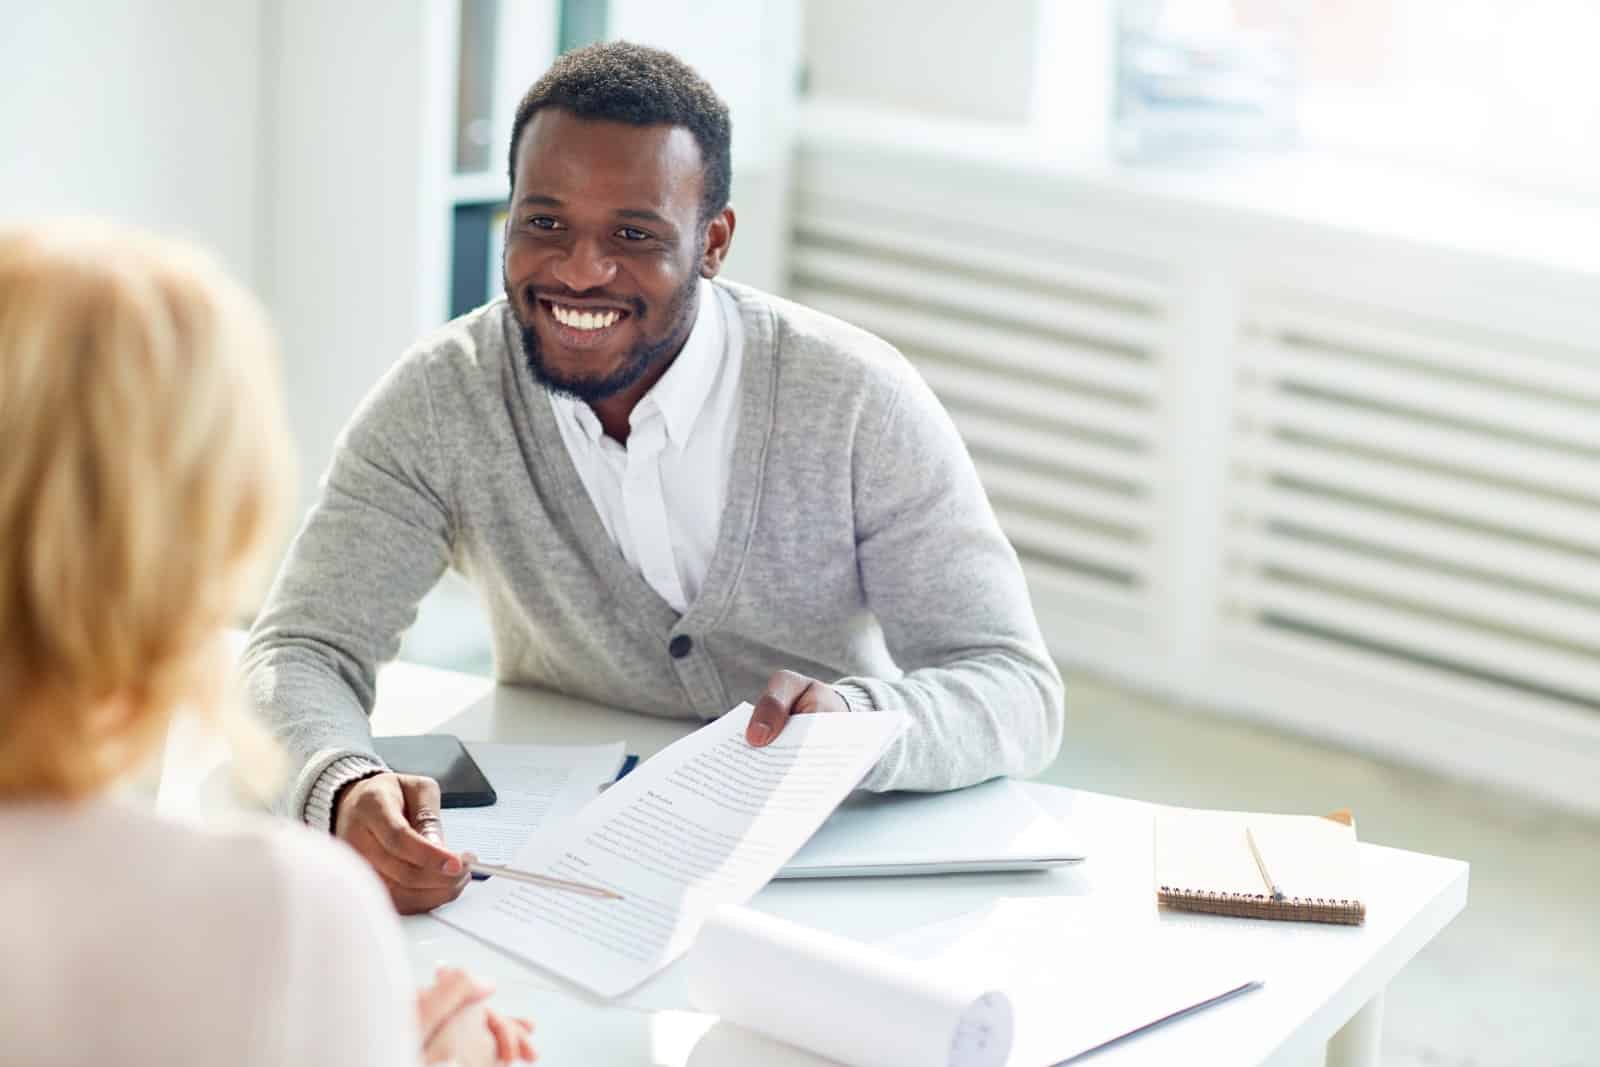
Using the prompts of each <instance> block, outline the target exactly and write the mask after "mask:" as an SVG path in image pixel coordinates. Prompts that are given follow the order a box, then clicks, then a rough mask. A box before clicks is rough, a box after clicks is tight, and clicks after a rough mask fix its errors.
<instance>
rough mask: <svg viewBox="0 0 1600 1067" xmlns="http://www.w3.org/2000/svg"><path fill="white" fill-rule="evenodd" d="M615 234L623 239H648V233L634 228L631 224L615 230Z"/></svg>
mask: <svg viewBox="0 0 1600 1067" xmlns="http://www.w3.org/2000/svg"><path fill="white" fill-rule="evenodd" d="M617 236H619V237H621V238H622V239H623V240H624V241H648V240H650V235H649V234H647V233H645V232H644V231H643V230H636V229H634V228H633V227H632V226H624V227H623V228H622V229H620V230H618V231H617Z"/></svg>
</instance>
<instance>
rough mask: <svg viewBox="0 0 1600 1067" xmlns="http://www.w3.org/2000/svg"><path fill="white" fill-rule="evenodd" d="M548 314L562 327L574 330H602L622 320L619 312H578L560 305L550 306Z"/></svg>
mask: <svg viewBox="0 0 1600 1067" xmlns="http://www.w3.org/2000/svg"><path fill="white" fill-rule="evenodd" d="M550 313H551V314H552V315H554V316H555V317H556V321H557V322H559V323H560V324H561V325H563V326H570V327H572V328H573V329H574V330H603V329H605V328H606V327H607V326H613V325H615V324H616V321H617V320H618V319H620V318H622V312H620V311H614V310H613V311H579V310H578V309H577V308H566V307H562V306H561V305H560V304H551V305H550Z"/></svg>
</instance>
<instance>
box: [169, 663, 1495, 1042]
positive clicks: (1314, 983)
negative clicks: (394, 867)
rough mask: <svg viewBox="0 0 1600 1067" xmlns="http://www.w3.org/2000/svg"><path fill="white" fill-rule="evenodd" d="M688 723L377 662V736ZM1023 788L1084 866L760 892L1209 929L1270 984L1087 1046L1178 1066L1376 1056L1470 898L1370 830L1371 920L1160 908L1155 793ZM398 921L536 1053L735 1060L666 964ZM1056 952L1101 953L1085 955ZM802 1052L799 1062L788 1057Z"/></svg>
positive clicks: (202, 773) (779, 906)
mask: <svg viewBox="0 0 1600 1067" xmlns="http://www.w3.org/2000/svg"><path fill="white" fill-rule="evenodd" d="M690 728H691V727H690V724H687V723H680V722H671V721H666V720H661V719H654V718H650V717H646V716H640V715H635V714H631V713H628V712H619V711H615V710H612V709H606V708H600V707H597V706H595V705H591V704H588V703H585V702H583V701H578V700H574V699H572V698H569V697H563V696H558V695H555V694H550V693H545V692H540V691H536V690H523V689H511V688H504V687H501V688H495V687H493V686H491V685H490V684H489V683H488V682H487V681H485V680H483V679H479V678H471V677H469V676H466V675H459V674H454V673H452V672H448V671H436V670H432V669H429V668H420V667H415V666H408V665H395V666H393V667H391V668H387V669H386V671H385V674H384V675H383V676H382V678H381V680H380V685H379V699H378V709H377V711H376V712H375V713H374V729H375V731H376V732H378V733H409V732H425V731H428V730H439V731H441V732H449V733H455V734H457V735H459V736H461V737H462V738H465V739H467V740H494V741H514V742H516V741H520V742H543V743H586V742H596V741H606V740H614V739H617V738H623V739H625V740H626V741H627V742H628V749H629V751H631V752H637V753H639V754H641V755H649V754H650V753H653V752H655V751H656V750H658V749H660V748H661V747H663V746H664V745H666V744H669V743H670V742H671V741H673V740H675V739H676V738H678V737H680V736H682V734H683V733H684V732H685V731H687V730H688V729H690ZM1068 743H1069V744H1070V736H1069V740H1068ZM169 751H171V752H172V753H173V755H172V756H171V757H170V758H169V760H168V763H169V765H168V766H167V767H166V768H164V771H163V782H162V793H161V803H162V804H163V806H165V807H168V808H184V807H192V806H194V805H195V804H197V803H198V804H204V803H206V801H205V799H204V797H205V794H206V791H207V790H209V789H215V788H216V787H217V786H216V783H217V782H218V781H219V780H220V772H219V771H218V770H217V769H216V767H215V763H214V757H207V758H201V757H200V756H198V755H196V754H194V753H184V752H183V751H182V749H181V746H175V747H174V749H172V750H169ZM1031 788H1032V789H1034V790H1035V791H1036V796H1037V797H1038V799H1039V800H1040V801H1041V802H1042V803H1044V804H1046V805H1047V806H1048V807H1049V808H1050V809H1051V810H1054V811H1057V812H1059V813H1062V814H1070V815H1071V816H1072V818H1073V819H1075V820H1076V822H1077V825H1078V827H1079V829H1080V832H1081V833H1082V835H1083V838H1084V840H1085V842H1086V844H1087V846H1088V848H1089V859H1088V861H1087V862H1085V863H1082V864H1079V865H1076V866H1074V867H1069V868H1060V869H1057V870H1054V871H1050V872H1030V873H1020V874H987V875H938V876H929V877H916V878H871V879H848V880H837V881H806V882H775V883H773V884H771V885H769V886H768V887H767V888H766V889H764V890H762V891H761V893H760V894H759V895H757V897H756V898H755V900H754V902H753V903H754V906H755V907H757V908H760V909H761V910H763V911H768V912H771V913H773V914H776V915H781V916H784V917H786V918H790V919H794V920H797V921H800V922H804V923H807V924H810V925H813V926H817V927H820V928H824V929H828V930H832V931H835V932H838V933H841V934H844V935H847V936H850V937H856V938H860V939H863V940H876V939H879V938H883V937H886V936H888V935H889V934H892V933H895V932H897V931H900V930H905V929H909V928H910V927H913V926H917V925H921V924H922V923H925V922H929V921H932V920H935V919H940V918H946V917H950V916H954V915H958V914H961V913H963V912H967V911H972V910H975V909H979V908H981V907H983V906H984V905H986V904H988V903H989V902H990V901H992V900H994V899H995V898H997V897H1003V896H1048V897H1053V898H1057V899H1058V900H1059V901H1060V906H1061V908H1062V909H1063V915H1064V917H1066V916H1071V917H1073V918H1081V917H1082V916H1084V915H1087V916H1090V917H1091V918H1092V919H1093V920H1094V921H1096V922H1104V923H1106V924H1112V923H1119V924H1149V923H1162V924H1168V925H1174V926H1177V925H1182V926H1190V927H1198V928H1203V929H1206V930H1207V935H1206V936H1214V937H1216V938H1218V940H1219V951H1227V952H1230V953H1234V952H1237V953H1241V954H1247V955H1248V956H1249V957H1250V958H1251V959H1254V960H1257V961H1259V964H1260V971H1261V973H1260V977H1261V978H1262V979H1263V980H1264V981H1265V982H1266V986H1265V988H1263V989H1261V990H1259V991H1257V992H1254V993H1250V994H1248V995H1246V996H1243V997H1240V998H1237V999H1235V1000H1233V1001H1232V1002H1230V1003H1228V1004H1226V1005H1222V1006H1219V1007H1217V1008H1215V1009H1212V1010H1208V1011H1203V1012H1200V1013H1198V1014H1196V1015H1194V1016H1191V1017H1189V1018H1186V1019H1182V1020H1179V1021H1177V1022H1174V1023H1171V1024H1168V1025H1166V1026H1162V1027H1159V1028H1157V1029H1156V1030H1154V1031H1151V1032H1150V1033H1148V1034H1145V1035H1143V1036H1141V1037H1139V1038H1136V1039H1134V1040H1132V1041H1129V1042H1127V1043H1124V1044H1122V1045H1120V1046H1116V1047H1113V1048H1111V1049H1107V1050H1106V1051H1105V1052H1103V1053H1100V1054H1098V1055H1095V1056H1093V1057H1091V1059H1090V1061H1089V1062H1091V1063H1093V1064H1094V1067H1131V1065H1144V1064H1170V1063H1180V1062H1181V1063H1204V1064H1271V1065H1275V1067H1288V1065H1299V1064H1303V1063H1306V1062H1316V1060H1315V1057H1316V1054H1317V1053H1318V1051H1320V1050H1321V1049H1322V1047H1323V1046H1324V1045H1325V1046H1326V1049H1327V1064H1328V1067H1353V1065H1362V1067H1376V1065H1377V1063H1378V1037H1379V1030H1380V1026H1381V1021H1382V1005H1383V991H1384V988H1385V987H1386V986H1387V984H1388V982H1389V980H1390V979H1391V978H1393V977H1394V975H1395V974H1396V973H1397V972H1398V971H1399V970H1400V968H1401V967H1403V966H1404V965H1405V964H1406V962H1407V961H1409V960H1410V959H1411V958H1412V957H1413V956H1414V955H1416V953H1417V952H1418V951H1419V950H1420V949H1421V948H1422V947H1423V946H1424V945H1426V944H1427V943H1428V941H1429V940H1431V939H1432V938H1433V937H1434V936H1435V935H1436V934H1438V932H1439V931H1440V930H1442V929H1443V928H1444V926H1445V924H1446V923H1448V922H1449V921H1450V920H1451V919H1452V918H1454V917H1455V915H1456V914H1457V913H1458V912H1460V911H1461V909H1462V908H1463V907H1464V906H1465V905H1466V899H1467V865H1466V864H1465V863H1461V862H1459V861H1456V860H1448V859H1440V858H1437V857H1433V856H1425V855H1421V854H1418V853H1413V852H1402V851H1399V850H1396V849H1389V848H1382V847H1380V846H1376V845H1366V844H1364V845H1362V846H1361V862H1362V869H1361V879H1362V894H1363V897H1364V899H1365V900H1366V903H1367V922H1366V925H1364V926H1360V927H1340V926H1322V925H1315V924H1310V923H1284V922H1267V921H1259V920H1243V919H1229V918H1221V917H1215V916H1205V915H1186V914H1180V913H1160V912H1158V910H1157V909H1156V907H1155V893H1154V889H1153V886H1152V870H1151V862H1152V847H1151V840H1152V838H1151V834H1152V822H1151V815H1152V811H1153V808H1152V807H1151V806H1150V805H1147V804H1143V803H1141V802H1138V801H1132V800H1122V799H1118V798H1115V797H1109V796H1102V795H1099V794H1095V793H1087V792H1081V791H1076V790H1069V789H1062V788H1057V787H1051V786H1043V785H1035V786H1032V787H1031ZM404 925H405V930H406V933H407V936H408V938H409V940H410V946H411V957H412V963H413V968H414V970H415V971H416V973H417V977H418V979H419V981H420V980H422V979H424V978H425V977H427V976H428V975H431V973H432V969H433V966H434V964H435V963H437V962H441V961H444V962H451V963H455V964H458V965H460V966H464V967H467V968H469V969H471V970H472V971H474V972H476V973H479V974H483V975H486V976H492V977H493V978H494V979H495V980H496V982H497V984H498V986H499V993H498V1003H499V1006H500V1007H502V1008H503V1009H504V1010H506V1011H509V1012H512V1013H516V1014H527V1015H529V1016H531V1017H533V1018H534V1019H535V1021H536V1024H537V1031H536V1033H535V1037H536V1039H537V1041H536V1043H537V1045H538V1047H539V1050H540V1062H541V1063H544V1064H552V1065H554V1064H566V1063H575V1064H648V1065H651V1067H683V1065H685V1064H687V1065H689V1067H713V1063H715V1064H723V1063H727V1062H730V1061H729V1060H727V1059H725V1058H723V1057H722V1056H720V1055H712V1054H711V1052H712V1049H713V1046H724V1047H726V1046H731V1045H732V1044H734V1043H736V1042H734V1041H732V1040H729V1039H730V1038H737V1037H738V1036H739V1035H736V1034H735V1035H729V1034H727V1033H725V1032H723V1031H724V1030H725V1028H719V1030H718V1032H716V1033H714V1034H711V1035H707V1036H706V1037H705V1038H704V1039H702V1034H704V1033H705V1032H706V1030H707V1028H708V1027H709V1026H710V1025H711V1023H712V1020H710V1019H709V1018H707V1017H705V1016H701V1015H697V1014H694V1013H693V1012H692V1010H691V1009H690V1008H689V1004H688V1000H687V997H686V996H685V994H684V989H683V986H682V979H681V976H680V975H679V974H678V973H677V971H676V969H675V968H674V969H669V970H668V971H666V972H664V973H663V974H662V975H660V976H658V977H657V978H656V979H655V980H653V981H652V982H650V983H648V984H647V985H646V986H645V987H643V988H642V989H641V990H640V991H639V992H638V993H636V994H635V995H634V996H633V997H630V998H629V1001H628V1004H629V1007H625V1008H624V1007H618V1006H615V1005H608V1004H603V1003H601V1002H599V1001H596V1000H593V999H590V998H588V997H586V996H584V995H582V994H580V993H577V992H574V991H571V990H570V988H569V987H565V986H562V985H561V984H559V983H558V982H557V981H555V980H553V979H550V978H547V977H546V976H544V975H542V974H540V973H539V972H537V971H535V970H533V969H531V968H528V967H526V966H525V965H523V964H522V963H520V962H519V961H517V960H515V959H513V958H511V957H509V956H507V955H505V954H503V953H501V952H498V951H496V950H495V949H493V948H491V947H490V946H488V945H485V944H483V943H481V942H478V941H476V940H474V939H473V938H470V937H468V936H467V935H465V934H462V933H459V932H458V931H456V930H454V929H452V928H450V927H448V926H445V925H444V924H443V923H441V922H439V921H437V920H435V919H432V918H429V917H426V916H421V917H413V918H408V919H405V920H404ZM1062 962H1063V965H1064V966H1086V967H1092V966H1094V961H1092V960H1079V961H1073V960H1063V961H1062ZM1063 1010H1071V1005H1063ZM697 1042H699V1043H700V1044H699V1048H698V1050H697V1051H696V1050H694V1049H695V1046H696V1044H697ZM750 1055H751V1053H750V1052H749V1050H748V1049H747V1050H745V1052H744V1053H743V1054H742V1056H743V1058H745V1060H746V1062H754V1061H752V1060H750V1059H749V1058H748V1057H749V1056H750ZM760 1060H761V1062H764V1063H767V1064H777V1063H778V1062H779V1057H778V1055H777V1054H776V1053H770V1054H769V1053H762V1054H760ZM794 1062H795V1063H797V1064H798V1063H801V1062H803V1061H802V1058H799V1057H796V1058H795V1060H794ZM804 1062H815V1061H810V1060H804Z"/></svg>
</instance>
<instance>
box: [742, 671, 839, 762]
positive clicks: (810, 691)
mask: <svg viewBox="0 0 1600 1067" xmlns="http://www.w3.org/2000/svg"><path fill="white" fill-rule="evenodd" d="M849 710H850V705H849V704H847V703H845V699H844V697H842V696H840V695H839V693H838V691H837V690H836V689H834V688H833V687H832V686H830V685H826V684H824V683H822V682H819V681H817V680H816V679H815V678H808V677H806V676H805V675H803V674H796V673H795V672H794V671H778V672H777V673H776V674H774V675H773V676H772V677H771V678H770V679H769V680H768V681H767V687H766V689H765V690H764V691H763V692H762V694H761V697H760V699H759V700H757V701H756V703H755V709H754V710H753V711H752V712H751V713H750V725H749V726H747V727H746V728H745V732H744V738H745V740H746V741H748V742H750V744H752V745H754V746H755V747H756V748H760V747H762V746H763V745H767V744H770V743H771V742H772V740H773V739H774V738H776V737H777V736H778V735H779V734H781V733H782V732H783V728H784V726H785V725H786V724H787V723H788V722H789V720H790V718H792V717H793V716H795V715H813V714H817V713H819V712H841V711H849Z"/></svg>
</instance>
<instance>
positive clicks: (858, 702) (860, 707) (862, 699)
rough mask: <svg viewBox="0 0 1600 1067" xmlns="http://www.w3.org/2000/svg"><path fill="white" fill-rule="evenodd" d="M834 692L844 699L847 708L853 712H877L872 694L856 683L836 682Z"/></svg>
mask: <svg viewBox="0 0 1600 1067" xmlns="http://www.w3.org/2000/svg"><path fill="white" fill-rule="evenodd" d="M833 691H834V692H835V693H838V694H839V695H840V696H841V697H843V698H844V705H845V707H847V708H849V709H850V710H851V711H877V710H878V705H877V704H876V703H875V702H874V701H873V699H872V694H871V693H868V692H867V691H866V690H865V689H863V688H862V687H861V686H859V685H856V684H855V683H854V682H834V683H833Z"/></svg>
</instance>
